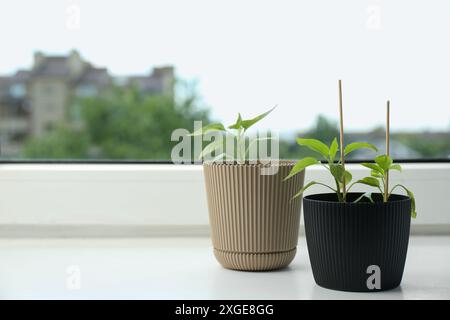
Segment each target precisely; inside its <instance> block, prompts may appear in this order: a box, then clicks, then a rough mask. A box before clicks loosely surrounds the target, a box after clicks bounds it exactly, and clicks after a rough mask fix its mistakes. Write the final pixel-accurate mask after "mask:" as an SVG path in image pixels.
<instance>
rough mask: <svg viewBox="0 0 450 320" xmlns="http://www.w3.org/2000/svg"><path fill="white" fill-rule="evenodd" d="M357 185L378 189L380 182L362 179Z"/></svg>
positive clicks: (367, 178) (366, 178)
mask: <svg viewBox="0 0 450 320" xmlns="http://www.w3.org/2000/svg"><path fill="white" fill-rule="evenodd" d="M357 183H362V184H366V185H368V186H372V187H377V188H379V187H380V181H379V180H378V179H377V178H374V177H365V178H362V179H361V180H358V181H357Z"/></svg>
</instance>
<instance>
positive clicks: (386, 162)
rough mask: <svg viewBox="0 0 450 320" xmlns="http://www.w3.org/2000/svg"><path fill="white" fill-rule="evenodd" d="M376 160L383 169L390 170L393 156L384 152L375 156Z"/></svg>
mask: <svg viewBox="0 0 450 320" xmlns="http://www.w3.org/2000/svg"><path fill="white" fill-rule="evenodd" d="M375 162H376V163H377V164H378V165H379V166H380V167H381V169H383V170H389V167H390V166H391V165H392V159H391V157H389V156H387V155H385V154H383V155H380V156H377V157H375Z"/></svg>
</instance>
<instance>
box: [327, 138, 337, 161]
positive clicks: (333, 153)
mask: <svg viewBox="0 0 450 320" xmlns="http://www.w3.org/2000/svg"><path fill="white" fill-rule="evenodd" d="M338 149H339V145H338V142H337V139H336V138H334V139H333V142H331V145H330V151H329V157H330V162H334V158H336V153H337V152H338Z"/></svg>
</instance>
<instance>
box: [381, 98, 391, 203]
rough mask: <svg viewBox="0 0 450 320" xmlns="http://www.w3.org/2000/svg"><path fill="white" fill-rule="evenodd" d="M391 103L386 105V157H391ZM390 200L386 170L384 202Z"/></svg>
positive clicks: (388, 102)
mask: <svg viewBox="0 0 450 320" xmlns="http://www.w3.org/2000/svg"><path fill="white" fill-rule="evenodd" d="M390 104H391V103H390V101H389V100H388V101H387V105H386V155H387V156H388V157H389V149H390V146H389V140H390V139H389V135H390V119H389V118H390V108H391V106H390ZM388 198H389V169H388V170H386V178H385V181H384V194H383V201H384V202H387V201H388Z"/></svg>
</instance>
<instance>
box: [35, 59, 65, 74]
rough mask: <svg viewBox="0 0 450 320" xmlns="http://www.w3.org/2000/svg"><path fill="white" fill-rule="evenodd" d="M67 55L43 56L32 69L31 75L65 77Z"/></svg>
mask: <svg viewBox="0 0 450 320" xmlns="http://www.w3.org/2000/svg"><path fill="white" fill-rule="evenodd" d="M69 72H70V70H69V66H68V63H67V57H63V56H50V57H44V58H43V59H42V62H40V63H39V64H37V65H36V66H35V68H34V69H33V71H32V75H33V76H52V77H65V76H67V75H68V74H69Z"/></svg>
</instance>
